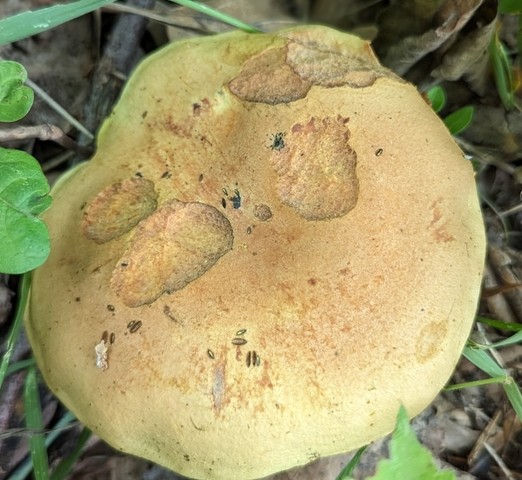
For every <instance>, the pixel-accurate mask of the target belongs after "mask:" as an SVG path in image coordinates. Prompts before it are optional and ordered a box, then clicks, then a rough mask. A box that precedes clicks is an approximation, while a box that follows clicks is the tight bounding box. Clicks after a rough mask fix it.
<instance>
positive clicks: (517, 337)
mask: <svg viewBox="0 0 522 480" xmlns="http://www.w3.org/2000/svg"><path fill="white" fill-rule="evenodd" d="M520 342H522V332H517V333H515V334H514V335H511V337H509V338H506V339H505V340H501V341H500V342H495V343H492V344H491V345H488V346H487V348H497V347H505V346H507V345H514V344H515V343H520Z"/></svg>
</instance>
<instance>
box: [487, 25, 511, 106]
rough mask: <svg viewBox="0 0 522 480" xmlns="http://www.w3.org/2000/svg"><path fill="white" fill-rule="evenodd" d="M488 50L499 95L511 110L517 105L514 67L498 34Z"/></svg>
mask: <svg viewBox="0 0 522 480" xmlns="http://www.w3.org/2000/svg"><path fill="white" fill-rule="evenodd" d="M488 50H489V58H490V60H491V66H492V67H493V74H494V76H495V84H496V86H497V92H498V95H499V97H500V100H501V101H502V104H503V105H504V108H505V109H506V110H511V109H512V108H513V107H514V105H515V94H514V89H513V73H512V65H511V60H510V59H509V55H508V54H507V52H506V49H505V47H504V45H503V44H502V42H501V41H500V38H499V36H498V32H496V33H495V35H493V38H492V39H491V42H489V47H488Z"/></svg>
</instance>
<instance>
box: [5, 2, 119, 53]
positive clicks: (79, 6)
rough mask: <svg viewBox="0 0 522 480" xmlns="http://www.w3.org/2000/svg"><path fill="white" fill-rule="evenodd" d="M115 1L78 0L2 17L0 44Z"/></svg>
mask: <svg viewBox="0 0 522 480" xmlns="http://www.w3.org/2000/svg"><path fill="white" fill-rule="evenodd" d="M115 1H116V0H79V1H76V2H71V3H66V4H60V5H53V6H51V7H46V8H41V9H39V10H34V11H27V12H22V13H19V14H17V15H13V16H11V17H8V18H4V19H3V20H0V45H5V44H7V43H12V42H16V41H18V40H21V39H22V38H26V37H30V36H32V35H36V34H37V33H41V32H44V31H45V30H49V29H51V28H54V27H57V26H58V25H61V24H62V23H65V22H68V21H69V20H73V19H75V18H78V17H81V16H82V15H85V14H86V13H90V12H92V11H94V10H97V9H98V8H100V7H103V6H104V5H108V4H109V3H114V2H115Z"/></svg>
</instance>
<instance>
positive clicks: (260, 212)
mask: <svg viewBox="0 0 522 480" xmlns="http://www.w3.org/2000/svg"><path fill="white" fill-rule="evenodd" d="M254 217H256V218H257V219H258V220H261V221H262V222H267V221H268V220H270V219H271V218H272V210H271V209H270V207H269V206H268V205H265V204H264V203H260V204H259V205H256V206H255V207H254Z"/></svg>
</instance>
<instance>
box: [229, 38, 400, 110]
mask: <svg viewBox="0 0 522 480" xmlns="http://www.w3.org/2000/svg"><path fill="white" fill-rule="evenodd" d="M319 34H321V36H318V35H319ZM286 36H287V39H286V40H287V43H286V45H285V46H282V47H276V48H270V49H268V50H265V51H263V52H261V53H259V54H257V55H255V56H253V57H252V58H250V59H249V60H247V61H246V62H245V63H244V65H243V67H242V69H241V71H240V73H239V75H237V76H236V77H235V78H233V79H232V80H231V81H230V82H229V84H228V87H229V89H230V91H231V92H232V93H233V94H234V95H236V96H237V97H239V98H240V99H241V100H244V101H247V102H260V103H267V104H269V105H277V104H280V103H289V102H293V101H295V100H299V99H301V98H304V97H306V95H307V94H308V92H309V90H310V88H311V87H312V86H313V85H318V86H321V87H329V88H331V87H340V86H343V85H348V86H350V87H353V88H362V87H369V86H371V85H373V84H374V82H375V80H377V79H378V78H380V77H394V78H395V76H394V75H393V74H392V73H391V72H390V71H388V70H386V69H385V68H384V67H382V66H381V65H380V64H379V62H378V61H377V58H376V57H375V55H374V54H373V52H372V49H371V47H370V44H369V43H368V42H366V41H363V40H360V39H355V38H352V39H351V42H350V43H349V45H346V44H343V43H339V41H338V39H337V38H336V35H329V36H328V37H327V38H325V37H324V36H323V35H322V32H292V33H289V34H287V35H286Z"/></svg>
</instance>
